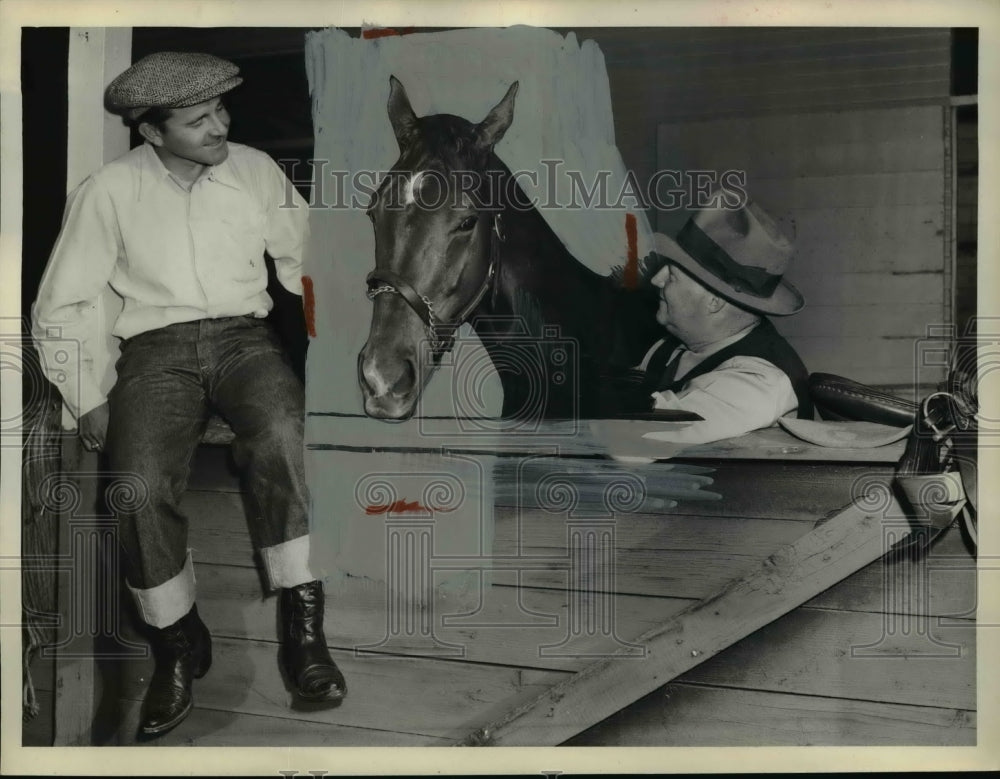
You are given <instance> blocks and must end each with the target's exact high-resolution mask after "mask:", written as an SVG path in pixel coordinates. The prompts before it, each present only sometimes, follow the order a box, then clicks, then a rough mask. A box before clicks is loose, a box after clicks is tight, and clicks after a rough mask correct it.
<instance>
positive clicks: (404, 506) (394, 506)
mask: <svg viewBox="0 0 1000 779" xmlns="http://www.w3.org/2000/svg"><path fill="white" fill-rule="evenodd" d="M430 511H451V509H442V508H439V509H429V508H427V507H426V506H421V505H420V501H417V500H412V501H409V502H407V501H405V500H397V501H395V502H394V503H379V504H369V505H368V506H366V507H365V514H389V513H392V514H406V513H426V512H430Z"/></svg>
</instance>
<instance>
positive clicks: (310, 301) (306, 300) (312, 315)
mask: <svg viewBox="0 0 1000 779" xmlns="http://www.w3.org/2000/svg"><path fill="white" fill-rule="evenodd" d="M302 310H303V312H304V313H305V315H306V332H307V333H309V337H310V338H315V337H316V293H315V292H313V280H312V278H311V277H309V276H303V277H302Z"/></svg>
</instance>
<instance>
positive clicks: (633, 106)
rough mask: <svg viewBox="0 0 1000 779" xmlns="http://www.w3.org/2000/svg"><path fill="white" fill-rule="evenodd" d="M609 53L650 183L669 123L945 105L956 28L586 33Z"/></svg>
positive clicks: (583, 34) (636, 162)
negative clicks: (661, 132)
mask: <svg viewBox="0 0 1000 779" xmlns="http://www.w3.org/2000/svg"><path fill="white" fill-rule="evenodd" d="M576 33H577V35H578V36H579V37H580V38H592V39H594V40H595V41H596V42H597V43H598V44H599V45H600V47H601V51H603V52H604V59H605V62H606V64H607V68H608V79H609V81H610V83H611V98H612V103H613V106H614V112H615V139H616V141H617V143H618V147H619V149H621V152H622V155H623V156H624V158H625V163H626V165H628V166H629V167H630V168H631V169H632V170H634V171H635V172H636V174H637V175H638V177H639V180H640V181H646V180H647V179H648V178H649V177H650V176H651V175H652V174H653V172H654V171H655V170H656V169H657V150H656V132H657V127H658V126H659V125H661V124H670V123H673V122H678V121H690V120H693V119H709V118H720V117H735V116H751V115H755V114H766V113H771V114H775V113H777V114H781V113H787V114H791V113H801V112H803V111H829V110H849V109H852V108H860V107H878V106H895V105H914V104H924V103H928V102H930V103H937V104H943V103H945V102H947V100H948V95H949V91H950V80H949V79H950V56H951V54H950V43H951V34H950V31H949V30H947V29H927V28H896V29H892V28H863V27H856V28H851V27H845V28H823V29H814V28H791V27H789V28H758V29H747V28H657V29H649V28H639V29H635V28H589V29H588V28H577V30H576Z"/></svg>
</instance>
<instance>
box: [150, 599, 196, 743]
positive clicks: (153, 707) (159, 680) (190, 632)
mask: <svg viewBox="0 0 1000 779" xmlns="http://www.w3.org/2000/svg"><path fill="white" fill-rule="evenodd" d="M150 643H151V644H152V647H153V657H154V658H155V659H156V670H155V671H153V678H152V679H151V680H150V682H149V690H148V691H147V692H146V698H145V700H144V701H143V703H142V715H141V718H140V721H139V736H140V738H142V737H145V738H150V737H154V736H159V735H161V734H163V733H166V732H167V731H168V730H170V729H171V728H173V727H175V726H177V725H179V724H180V723H181V722H182V721H183V720H184V718H185V717H186V716H187V715H188V714H189V713H190V712H191V709H192V707H193V706H194V701H193V699H192V697H191V680H192V679H200V678H201V677H203V676H204V675H205V674H206V673H208V669H209V667H210V666H211V665H212V636H211V635H210V634H209V632H208V628H206V627H205V623H203V622H202V621H201V618H200V617H199V616H198V607H197V606H192V607H191V611H189V612H188V613H187V614H185V615H184V616H183V617H181V618H180V619H179V620H177V622H175V623H174V624H173V625H169V626H167V627H165V628H160V629H154V630H153V636H152V638H151V640H150Z"/></svg>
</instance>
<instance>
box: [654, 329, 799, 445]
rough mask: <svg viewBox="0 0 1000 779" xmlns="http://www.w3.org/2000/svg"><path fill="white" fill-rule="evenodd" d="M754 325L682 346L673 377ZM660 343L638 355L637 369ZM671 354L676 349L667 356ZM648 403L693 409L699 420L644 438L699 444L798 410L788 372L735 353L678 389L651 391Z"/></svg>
mask: <svg viewBox="0 0 1000 779" xmlns="http://www.w3.org/2000/svg"><path fill="white" fill-rule="evenodd" d="M754 327H756V325H751V326H750V327H748V328H746V329H745V330H741V331H740V332H738V333H736V334H735V335H733V336H731V337H729V338H726V339H724V340H722V341H718V342H716V343H714V344H712V345H711V346H709V347H708V348H706V349H704V350H703V351H700V352H694V351H690V350H684V351H682V352H681V355H680V357H679V358H678V359H679V360H680V362H679V363H678V367H677V373H676V378H677V380H683V378H684V376H686V375H687V374H688V373H690V372H691V371H692V370H693V369H694V368H695V366H697V365H699V364H700V363H701V362H702V361H704V360H706V359H708V358H709V357H710V356H712V355H713V354H715V353H716V352H719V351H721V350H723V349H725V348H726V347H727V346H729V345H730V344H734V343H736V342H737V341H739V340H740V339H741V338H743V337H744V336H745V335H747V334H748V333H749V332H750V331H751V330H753V328H754ZM662 343H663V341H659V342H657V343H656V344H654V345H653V347H652V348H651V349H650V350H649V351H648V352H647V353H646V356H645V357H644V358H643V361H642V363H641V364H640V366H639V367H640V368H642V369H645V368H646V366H647V364H648V362H649V359H650V358H651V357H652V355H653V353H654V352H655V351H656V350H657V349H658V348H659V347H660V345H661V344H662ZM679 348H680V347H679ZM676 356H677V352H676V350H675V352H674V353H673V354H672V355H671V359H674V358H675V357H676ZM668 364H669V361H668ZM653 407H654V408H656V409H682V410H685V411H694V412H695V413H697V414H699V415H701V416H702V417H703V418H704V420H703V421H699V422H691V423H688V424H686V425H684V426H681V425H678V426H677V429H676V430H667V431H657V432H651V433H646V434H645V435H643V438H648V439H650V440H654V441H673V442H676V443H689V444H703V443H709V442H711V441H719V440H721V439H723V438H733V437H735V436H740V435H744V434H746V433H749V432H750V431H751V430H759V429H760V428H764V427H770V426H771V425H773V424H775V423H776V422H777V421H778V419H779V418H780V417H782V416H784V415H785V414H787V413H788V412H790V411H794V410H795V409H797V408H798V399H797V398H796V397H795V390H794V389H792V382H791V380H790V379H789V378H788V375H787V374H786V373H785V372H784V371H783V370H781V369H780V368H778V367H777V366H776V365H774V364H773V363H771V362H768V361H767V360H764V359H762V358H760V357H746V356H737V357H733V358H731V359H729V360H726V361H725V362H723V363H722V364H720V365H719V366H718V367H717V368H716V369H715V370H713V371H709V372H708V373H705V374H702V375H701V376H695V377H694V378H693V379H691V380H690V381H689V382H686V383H685V384H684V386H683V387H682V388H681V390H680V391H679V392H671V391H666V392H654V393H653Z"/></svg>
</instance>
